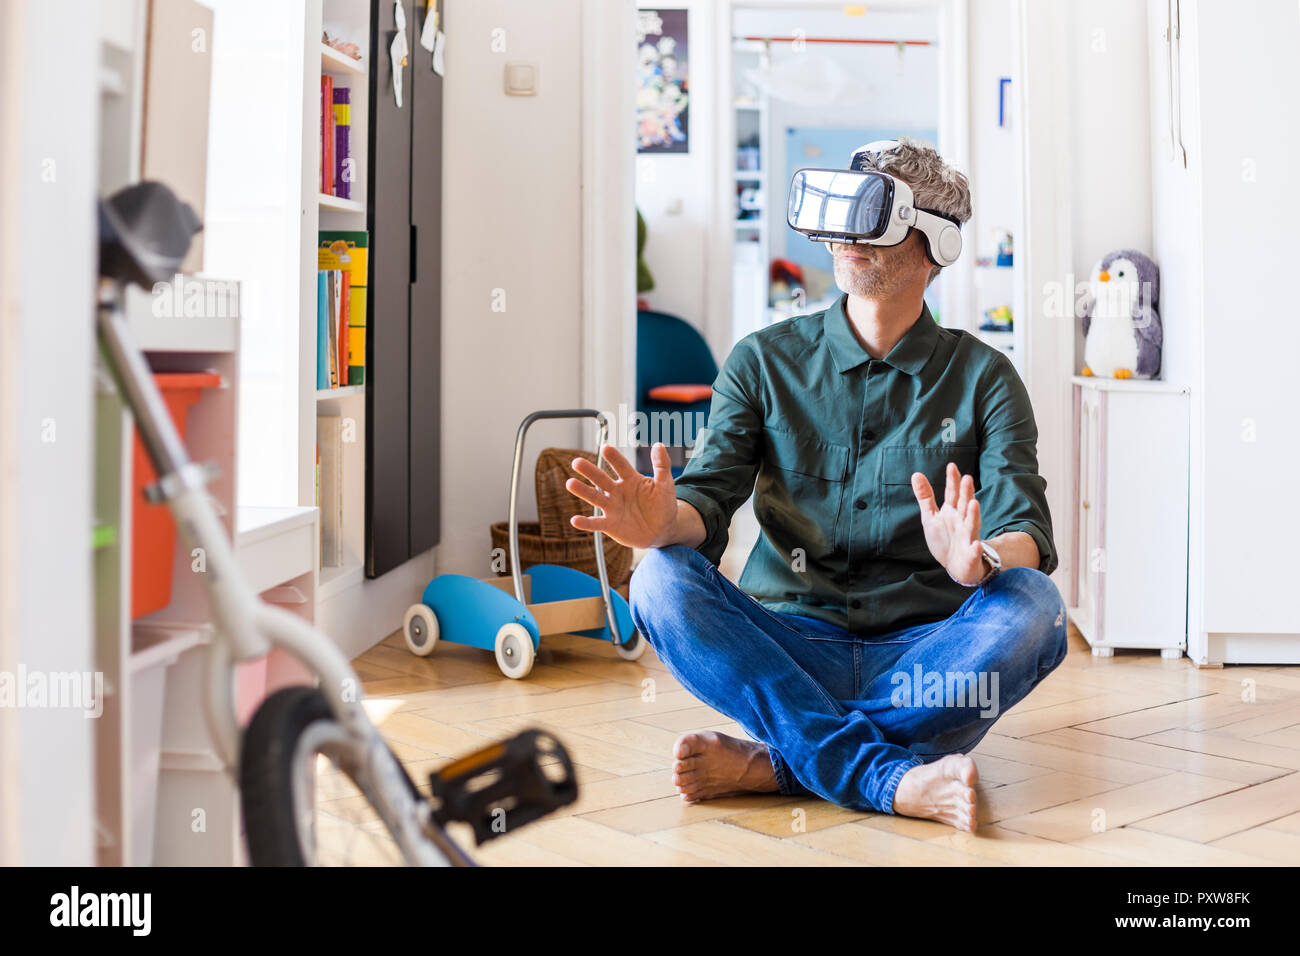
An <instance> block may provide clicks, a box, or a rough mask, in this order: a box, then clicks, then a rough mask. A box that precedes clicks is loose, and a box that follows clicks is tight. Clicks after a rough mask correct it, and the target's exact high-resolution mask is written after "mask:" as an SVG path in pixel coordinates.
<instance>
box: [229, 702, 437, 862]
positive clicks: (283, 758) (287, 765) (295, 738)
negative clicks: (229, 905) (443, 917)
mask: <svg viewBox="0 0 1300 956" xmlns="http://www.w3.org/2000/svg"><path fill="white" fill-rule="evenodd" d="M364 749H365V745H364V743H362V742H359V741H358V740H357V738H356V736H355V735H353V734H351V733H349V732H348V731H347V729H346V728H344V727H343V726H342V725H341V724H339V723H338V721H337V720H336V719H335V718H334V715H333V713H332V712H331V711H330V706H329V703H328V701H326V699H325V695H324V694H322V693H321V692H320V691H319V690H316V689H315V688H313V687H286V688H284V689H283V690H279V691H276V692H275V693H274V694H272V695H271V696H270V697H268V698H267V699H266V700H265V701H264V702H263V703H262V705H261V706H260V707H259V708H258V710H257V712H256V713H255V714H254V715H253V720H252V722H251V723H250V724H249V725H248V729H247V731H246V732H245V734H244V740H243V745H242V747H241V758H240V765H239V789H240V799H241V802H242V805H243V809H244V828H245V830H246V835H247V840H248V853H249V859H250V862H251V863H252V864H253V865H254V866H367V865H369V866H401V865H404V864H405V863H406V862H407V860H406V859H405V857H404V855H403V853H402V852H401V850H400V848H399V847H398V844H397V843H396V841H394V839H393V837H392V835H391V834H390V833H389V832H388V828H387V827H386V825H385V823H384V821H383V819H382V818H381V817H380V815H379V814H378V813H377V812H376V811H375V809H374V807H373V806H372V804H371V801H370V798H369V797H368V796H367V795H366V792H365V790H366V787H365V786H364V785H363V783H362V782H361V775H362V774H364V773H366V772H367V771H366V769H365V768H366V767H367V765H368V764H367V760H366V755H365V753H364ZM407 784H408V785H409V786H411V788H412V790H414V785H413V784H410V780H409V778H407Z"/></svg>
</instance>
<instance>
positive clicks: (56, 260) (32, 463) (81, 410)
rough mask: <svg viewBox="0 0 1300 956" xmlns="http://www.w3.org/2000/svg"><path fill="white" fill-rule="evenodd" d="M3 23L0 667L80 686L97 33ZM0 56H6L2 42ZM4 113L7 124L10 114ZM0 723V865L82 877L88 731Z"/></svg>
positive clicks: (37, 11)
mask: <svg viewBox="0 0 1300 956" xmlns="http://www.w3.org/2000/svg"><path fill="white" fill-rule="evenodd" d="M5 12H6V20H7V19H8V17H7V15H8V14H10V13H13V14H15V16H16V19H17V20H18V21H19V22H20V26H18V27H17V29H19V30H20V36H19V43H20V46H21V51H22V53H21V55H22V57H23V59H22V61H21V64H20V69H21V72H20V75H19V77H18V79H19V82H20V83H21V86H20V88H19V89H17V90H16V91H15V90H6V91H5V96H4V102H5V106H6V117H5V125H6V127H8V125H9V124H10V123H14V124H16V126H17V130H16V134H15V135H14V136H13V137H6V138H5V139H4V141H3V142H0V149H5V150H8V151H10V153H9V156H8V157H7V158H6V161H5V163H4V164H3V165H4V167H5V168H6V170H7V171H13V172H15V173H16V175H15V177H14V179H13V180H9V181H8V185H9V189H8V190H7V195H6V197H5V199H6V212H5V217H4V218H5V221H6V223H7V228H10V229H16V235H17V236H18V237H20V240H19V242H18V244H17V257H18V259H17V262H16V263H15V264H13V268H14V276H13V278H14V281H12V282H6V283H4V284H3V287H0V295H3V297H4V299H3V307H2V308H0V316H2V318H0V331H2V332H3V341H4V343H5V345H6V348H7V350H8V351H9V352H10V353H11V355H10V356H9V359H10V361H11V366H10V371H11V375H9V376H6V380H5V382H4V387H5V388H6V389H7V390H9V393H8V395H7V397H6V400H5V401H4V402H3V403H0V406H2V407H0V411H3V412H4V413H5V415H6V417H5V419H4V420H2V421H0V432H4V433H5V436H6V441H11V442H12V446H11V448H12V457H9V456H6V458H5V460H4V465H5V469H4V474H3V476H2V478H3V482H4V485H5V488H4V492H3V494H0V498H3V499H4V500H5V501H6V502H8V503H9V505H10V507H12V508H13V512H12V517H13V525H12V526H11V525H9V521H8V519H9V518H10V514H5V515H3V517H4V518H5V519H6V521H5V524H6V528H5V530H4V532H3V533H5V534H6V535H7V538H6V542H7V543H6V545H5V548H4V549H0V551H9V548H10V547H11V546H12V544H13V543H17V545H18V546H19V550H18V552H17V555H16V557H17V558H18V560H17V561H15V562H14V563H13V564H12V565H11V564H10V563H9V558H8V557H5V558H3V563H2V564H0V571H3V574H4V578H5V585H4V591H3V593H2V596H3V598H4V601H5V606H4V608H3V614H2V616H0V624H3V626H4V627H5V629H6V631H7V633H6V634H5V635H4V638H3V640H4V647H3V650H4V654H3V655H2V656H0V666H2V667H3V668H4V669H5V670H7V671H9V672H10V673H11V674H12V673H13V670H12V669H13V668H16V667H17V666H18V665H22V666H24V667H25V668H26V669H27V672H28V673H32V672H37V671H39V672H44V673H45V674H47V675H48V674H51V673H55V672H76V673H84V672H87V671H89V670H91V667H92V663H91V661H92V654H91V643H92V638H91V590H92V583H91V550H90V533H91V528H92V526H93V517H92V514H91V479H92V474H93V466H92V444H93V442H92V421H93V417H92V388H93V383H94V373H93V365H94V294H95V281H94V274H95V262H96V244H95V234H96V230H95V218H94V217H95V211H94V210H95V183H96V176H97V172H98V170H97V168H96V163H95V160H94V157H95V156H96V152H97V148H96V143H97V137H98V107H99V88H98V87H99V30H98V24H97V23H94V22H92V23H91V24H90V25H89V27H87V24H86V10H85V5H84V4H82V3H80V2H77V0H44V2H41V3H39V4H38V3H35V2H32V0H27V2H25V3H22V2H20V3H17V4H16V5H12V6H11V5H10V4H6V11H5ZM93 19H94V18H92V20H93ZM70 24H79V25H80V27H81V28H80V29H70V28H69V25H70ZM11 25H12V24H9V23H6V26H11ZM6 39H9V37H8V36H6ZM4 50H5V52H6V53H9V52H11V51H10V50H9V49H8V45H7V44H5V46H4ZM51 63H59V64H61V66H60V76H59V81H58V82H57V83H51V82H49V71H48V65H49V64H51ZM7 65H8V64H7ZM12 77H13V74H12V73H10V74H9V75H8V76H6V79H9V78H12ZM15 103H16V104H17V106H18V109H19V110H20V114H19V115H17V116H13V115H10V114H9V109H10V107H12V106H13V105H14V104H15ZM11 163H12V164H14V165H16V169H14V168H13V166H12V165H11ZM10 200H11V201H12V205H9V204H8V203H9V201H10ZM6 265H10V264H9V263H6ZM14 506H16V507H14ZM8 510H9V508H8V507H7V508H6V511H8ZM9 553H10V554H11V555H12V552H9ZM9 628H13V629H14V630H13V631H9ZM3 717H4V724H5V727H4V733H5V735H4V738H3V739H2V740H0V750H3V751H4V754H3V771H4V772H5V774H6V775H9V774H14V776H13V777H12V778H10V780H9V781H7V783H9V784H10V786H7V787H6V788H5V791H4V794H3V801H0V802H2V803H3V813H4V819H3V820H0V823H5V824H8V826H6V831H8V832H6V831H0V840H3V842H4V844H5V845H4V847H3V850H2V851H0V859H3V861H4V862H6V863H12V862H22V863H26V864H43V865H63V866H68V865H80V866H84V865H88V864H90V863H92V862H93V860H94V807H93V797H94V783H93V774H92V770H93V759H92V751H91V734H92V730H93V728H94V724H93V721H91V720H89V719H87V718H86V717H85V716H84V715H83V714H82V713H81V712H80V711H79V710H73V709H38V708H26V709H21V710H17V711H12V710H11V711H9V712H8V713H6V714H4V715H3ZM15 819H16V820H17V822H18V825H19V829H18V832H17V833H13V832H12V829H11V828H12V823H13V821H14V820H15ZM15 841H16V842H15Z"/></svg>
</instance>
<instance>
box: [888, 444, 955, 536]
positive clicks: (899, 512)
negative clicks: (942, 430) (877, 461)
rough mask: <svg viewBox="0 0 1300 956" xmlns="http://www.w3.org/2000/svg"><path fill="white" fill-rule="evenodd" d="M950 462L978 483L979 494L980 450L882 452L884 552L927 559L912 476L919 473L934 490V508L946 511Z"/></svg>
mask: <svg viewBox="0 0 1300 956" xmlns="http://www.w3.org/2000/svg"><path fill="white" fill-rule="evenodd" d="M948 462H952V463H953V464H955V465H956V466H957V470H958V471H960V472H961V473H962V474H963V475H970V476H971V477H973V478H974V479H975V490H976V491H978V490H979V448H978V447H977V446H975V445H935V446H920V445H895V446H892V447H887V448H882V449H881V465H880V483H881V486H882V487H881V491H882V492H883V496H884V499H885V515H886V518H885V527H884V529H883V531H884V540H883V541H882V546H883V550H884V552H885V553H886V554H890V555H895V556H897V557H905V556H910V557H917V556H921V557H925V558H927V560H928V555H929V548H927V547H926V544H925V533H924V531H923V530H922V528H921V511H920V506H919V505H917V503H916V495H915V494H913V492H912V487H911V486H912V475H913V474H915V473H916V472H918V471H919V472H920V473H921V474H923V475H925V477H926V478H928V479H929V481H930V487H931V488H933V489H934V498H935V504H936V505H937V506H938V507H943V489H944V485H945V483H946V481H947V478H946V476H945V471H946V469H947V467H948Z"/></svg>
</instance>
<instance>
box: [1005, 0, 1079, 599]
mask: <svg viewBox="0 0 1300 956" xmlns="http://www.w3.org/2000/svg"><path fill="white" fill-rule="evenodd" d="M1015 5H1016V18H1015V22H1016V25H1017V31H1016V32H1017V37H1016V38H1015V42H1016V43H1017V45H1018V47H1019V57H1018V60H1017V71H1016V73H1015V74H1013V76H1012V89H1013V91H1014V93H1015V96H1016V109H1017V111H1018V113H1017V115H1018V117H1019V122H1018V123H1017V124H1016V136H1017V141H1018V149H1017V169H1016V173H1017V178H1018V180H1019V182H1020V195H1021V203H1020V221H1019V222H1018V223H1017V224H1016V233H1015V237H1016V271H1015V276H1014V279H1015V302H1014V304H1013V306H1012V311H1013V313H1014V315H1015V316H1016V348H1017V349H1018V350H1020V352H1021V355H1023V356H1024V358H1023V359H1022V361H1021V373H1022V374H1023V376H1024V379H1025V385H1026V387H1027V388H1028V389H1029V399H1030V402H1031V403H1032V405H1033V408H1034V418H1035V420H1036V422H1037V424H1038V471H1039V474H1041V475H1042V476H1043V478H1044V479H1046V481H1047V500H1048V508H1049V509H1050V511H1051V513H1052V514H1053V515H1055V516H1056V520H1055V521H1054V522H1053V533H1054V537H1055V539H1056V542H1057V554H1058V558H1059V565H1058V567H1057V571H1056V573H1055V578H1056V580H1057V582H1058V586H1059V585H1060V583H1061V582H1067V581H1069V580H1070V579H1071V576H1072V575H1073V573H1074V537H1075V528H1074V524H1075V519H1074V517H1073V515H1072V512H1071V509H1072V502H1071V500H1070V488H1071V486H1072V477H1073V475H1072V473H1073V463H1072V449H1073V437H1072V436H1073V430H1074V424H1073V418H1074V415H1073V400H1072V395H1071V389H1070V379H1071V377H1072V376H1073V375H1074V322H1075V319H1074V313H1073V310H1072V309H1070V310H1067V314H1066V315H1063V316H1056V315H1051V314H1050V313H1049V310H1048V306H1049V303H1051V302H1052V301H1053V299H1054V296H1053V295H1052V293H1053V291H1063V292H1064V297H1063V301H1064V302H1066V303H1067V304H1070V305H1071V306H1072V304H1073V302H1074V289H1073V287H1072V286H1071V287H1070V288H1067V289H1064V290H1060V287H1061V285H1062V284H1063V283H1067V282H1069V283H1072V282H1073V278H1072V276H1073V261H1074V241H1073V224H1072V222H1071V190H1070V179H1071V160H1070V151H1069V150H1068V149H1062V148H1061V147H1060V144H1061V143H1065V142H1068V141H1069V134H1070V129H1069V122H1070V109H1069V103H1070V92H1069V65H1068V60H1067V58H1065V57H1062V56H1061V55H1060V51H1061V50H1064V49H1067V48H1068V44H1069V34H1068V29H1067V23H1066V19H1067V14H1068V10H1066V9H1064V8H1063V7H1062V5H1061V4H1054V3H1038V2H1034V0H1015ZM1056 301H1062V299H1060V298H1056ZM1062 590H1064V588H1063V589H1062Z"/></svg>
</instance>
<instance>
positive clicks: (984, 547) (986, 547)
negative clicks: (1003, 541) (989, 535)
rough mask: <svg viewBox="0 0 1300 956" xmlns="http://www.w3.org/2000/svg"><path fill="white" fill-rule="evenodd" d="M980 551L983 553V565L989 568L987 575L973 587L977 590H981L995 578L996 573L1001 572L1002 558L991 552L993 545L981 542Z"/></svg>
mask: <svg viewBox="0 0 1300 956" xmlns="http://www.w3.org/2000/svg"><path fill="white" fill-rule="evenodd" d="M980 550H981V551H982V552H983V553H984V563H985V564H987V565H988V566H989V573H988V574H986V575H984V577H982V578H980V579H979V581H978V582H976V584H975V587H977V588H982V587H983V586H984V585H986V584H988V583H989V582H990V581H992V580H993V579H994V578H995V577H997V574H998V572H999V571H1001V570H1002V557H1001V555H999V554H998V553H997V552H996V551H994V550H993V545H991V544H989V543H988V542H987V541H981V542H980Z"/></svg>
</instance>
